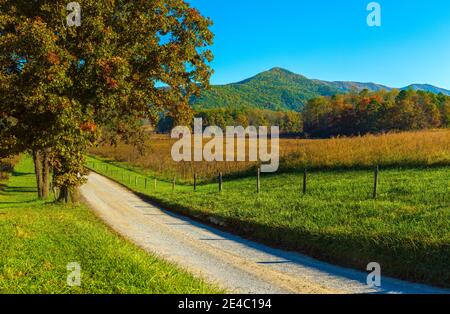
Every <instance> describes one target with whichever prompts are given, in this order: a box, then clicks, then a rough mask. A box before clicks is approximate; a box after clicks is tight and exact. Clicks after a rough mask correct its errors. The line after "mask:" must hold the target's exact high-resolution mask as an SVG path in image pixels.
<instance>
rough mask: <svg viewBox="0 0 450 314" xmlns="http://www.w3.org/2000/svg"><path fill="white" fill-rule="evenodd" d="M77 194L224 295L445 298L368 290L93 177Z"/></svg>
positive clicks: (397, 285) (394, 288) (386, 282)
mask: <svg viewBox="0 0 450 314" xmlns="http://www.w3.org/2000/svg"><path fill="white" fill-rule="evenodd" d="M81 193H82V195H83V197H84V198H85V200H86V201H87V203H88V204H89V205H90V207H91V208H92V210H93V211H94V212H95V213H96V214H97V215H98V216H99V217H100V218H101V219H102V220H103V221H104V222H105V223H106V224H107V225H109V226H110V227H111V228H112V229H113V230H115V231H116V232H118V233H119V234H121V235H122V236H124V237H125V238H127V239H129V240H130V241H132V242H134V243H135V244H137V245H138V246H140V247H142V248H143V249H145V250H146V251H148V252H149V253H151V254H154V255H156V256H159V257H162V258H164V259H166V260H168V261H171V262H173V263H175V264H177V265H179V266H181V267H182V268H184V269H186V270H188V271H190V272H191V273H193V274H195V275H197V276H200V277H202V278H204V279H206V280H208V281H209V282H213V283H216V284H217V285H219V286H221V287H223V288H225V289H226V290H227V291H229V292H230V293H268V294H276V293H302V294H308V293H449V291H447V290H442V289H437V288H433V287H429V286H425V285H418V284H411V283H407V282H403V281H400V280H395V279H390V278H387V277H384V276H383V277H382V281H381V287H378V288H370V287H369V286H368V285H367V283H366V281H367V273H364V272H359V271H355V270H351V269H346V268H342V267H338V266H334V265H330V264H327V263H323V262H320V261H317V260H315V259H312V258H309V257H307V256H304V255H301V254H298V253H294V252H287V251H282V250H278V249H273V248H270V247H267V246H265V245H261V244H258V243H255V242H252V241H248V240H245V239H242V238H240V237H238V236H235V235H232V234H229V233H226V232H222V231H220V230H216V229H214V228H212V227H210V226H207V225H203V224H201V223H198V222H196V221H193V220H191V219H188V218H186V217H183V216H179V215H176V214H173V213H171V212H168V211H165V210H162V209H161V208H159V207H157V206H154V205H152V204H150V203H148V202H146V201H144V200H142V199H141V198H139V197H138V196H137V195H135V194H133V193H132V192H130V191H129V190H127V189H126V188H124V187H122V186H121V185H119V184H117V183H115V182H113V181H111V180H109V179H107V178H105V177H103V176H100V175H98V174H96V173H92V174H91V175H90V176H89V180H88V183H87V184H85V185H84V186H83V187H82V188H81Z"/></svg>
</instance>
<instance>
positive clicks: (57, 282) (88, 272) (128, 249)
mask: <svg viewBox="0 0 450 314" xmlns="http://www.w3.org/2000/svg"><path fill="white" fill-rule="evenodd" d="M32 169H33V166H32V162H31V160H30V159H29V158H23V161H22V162H21V163H20V164H19V165H17V167H16V169H15V172H14V173H13V175H12V177H11V179H10V181H9V183H8V186H7V187H6V188H4V189H3V190H1V191H0V238H1V241H0V293H14V294H15V293H45V294H47V293H107V294H108V293H217V292H221V291H220V290H219V289H217V288H215V287H213V286H211V285H208V284H206V283H205V282H203V281H201V280H199V279H197V278H194V277H193V276H192V275H190V274H188V273H186V272H185V271H182V270H180V269H179V268H178V267H176V266H174V265H172V264H170V263H167V262H164V261H162V260H160V259H159V258H156V257H155V256H151V255H149V254H147V253H146V252H144V251H143V250H141V249H140V248H137V247H135V246H134V245H133V244H131V243H129V242H128V241H126V240H124V239H122V238H120V237H119V236H118V235H116V234H114V233H113V232H112V231H110V230H109V229H108V228H107V227H106V226H105V225H103V223H102V222H100V221H99V220H98V219H97V218H96V217H95V216H94V215H93V214H92V213H91V212H90V211H89V210H88V209H87V208H86V207H85V206H76V207H72V206H64V205H58V204H52V203H45V202H43V201H37V200H36V189H35V181H34V180H35V179H34V175H33V174H32V173H31V172H32ZM71 262H78V263H79V264H80V266H81V286H80V287H69V286H67V284H66V281H67V275H68V274H69V272H68V270H67V268H66V267H67V264H68V263H71Z"/></svg>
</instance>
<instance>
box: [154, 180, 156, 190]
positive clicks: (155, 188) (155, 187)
mask: <svg viewBox="0 0 450 314" xmlns="http://www.w3.org/2000/svg"><path fill="white" fill-rule="evenodd" d="M154 181H155V182H154V183H155V191H156V178H155V180H154Z"/></svg>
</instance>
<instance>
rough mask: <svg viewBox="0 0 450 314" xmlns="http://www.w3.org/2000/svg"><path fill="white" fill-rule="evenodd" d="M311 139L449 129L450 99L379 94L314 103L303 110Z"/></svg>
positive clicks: (431, 95) (422, 93) (415, 93)
mask: <svg viewBox="0 0 450 314" xmlns="http://www.w3.org/2000/svg"><path fill="white" fill-rule="evenodd" d="M302 116H303V124H304V129H303V131H304V133H306V134H308V135H311V136H312V137H329V136H337V135H345V136H351V135H358V134H367V133H381V132H389V131H409V130H421V129H430V128H439V127H450V97H449V96H445V95H444V94H439V95H436V94H434V93H431V92H425V91H415V90H403V91H398V90H395V89H394V90H392V91H385V90H380V91H376V92H369V91H367V90H364V91H362V92H360V93H347V94H341V95H335V96H331V97H318V98H314V99H311V100H310V101H309V102H308V103H307V104H306V106H305V107H304V109H303V112H302Z"/></svg>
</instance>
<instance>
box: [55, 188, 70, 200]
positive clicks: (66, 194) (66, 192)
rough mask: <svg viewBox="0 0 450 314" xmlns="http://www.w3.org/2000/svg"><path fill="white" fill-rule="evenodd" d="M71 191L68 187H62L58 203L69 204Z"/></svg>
mask: <svg viewBox="0 0 450 314" xmlns="http://www.w3.org/2000/svg"><path fill="white" fill-rule="evenodd" d="M69 199H70V189H69V187H68V186H62V187H61V188H60V189H59V196H58V202H63V203H66V204H67V203H69Z"/></svg>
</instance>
